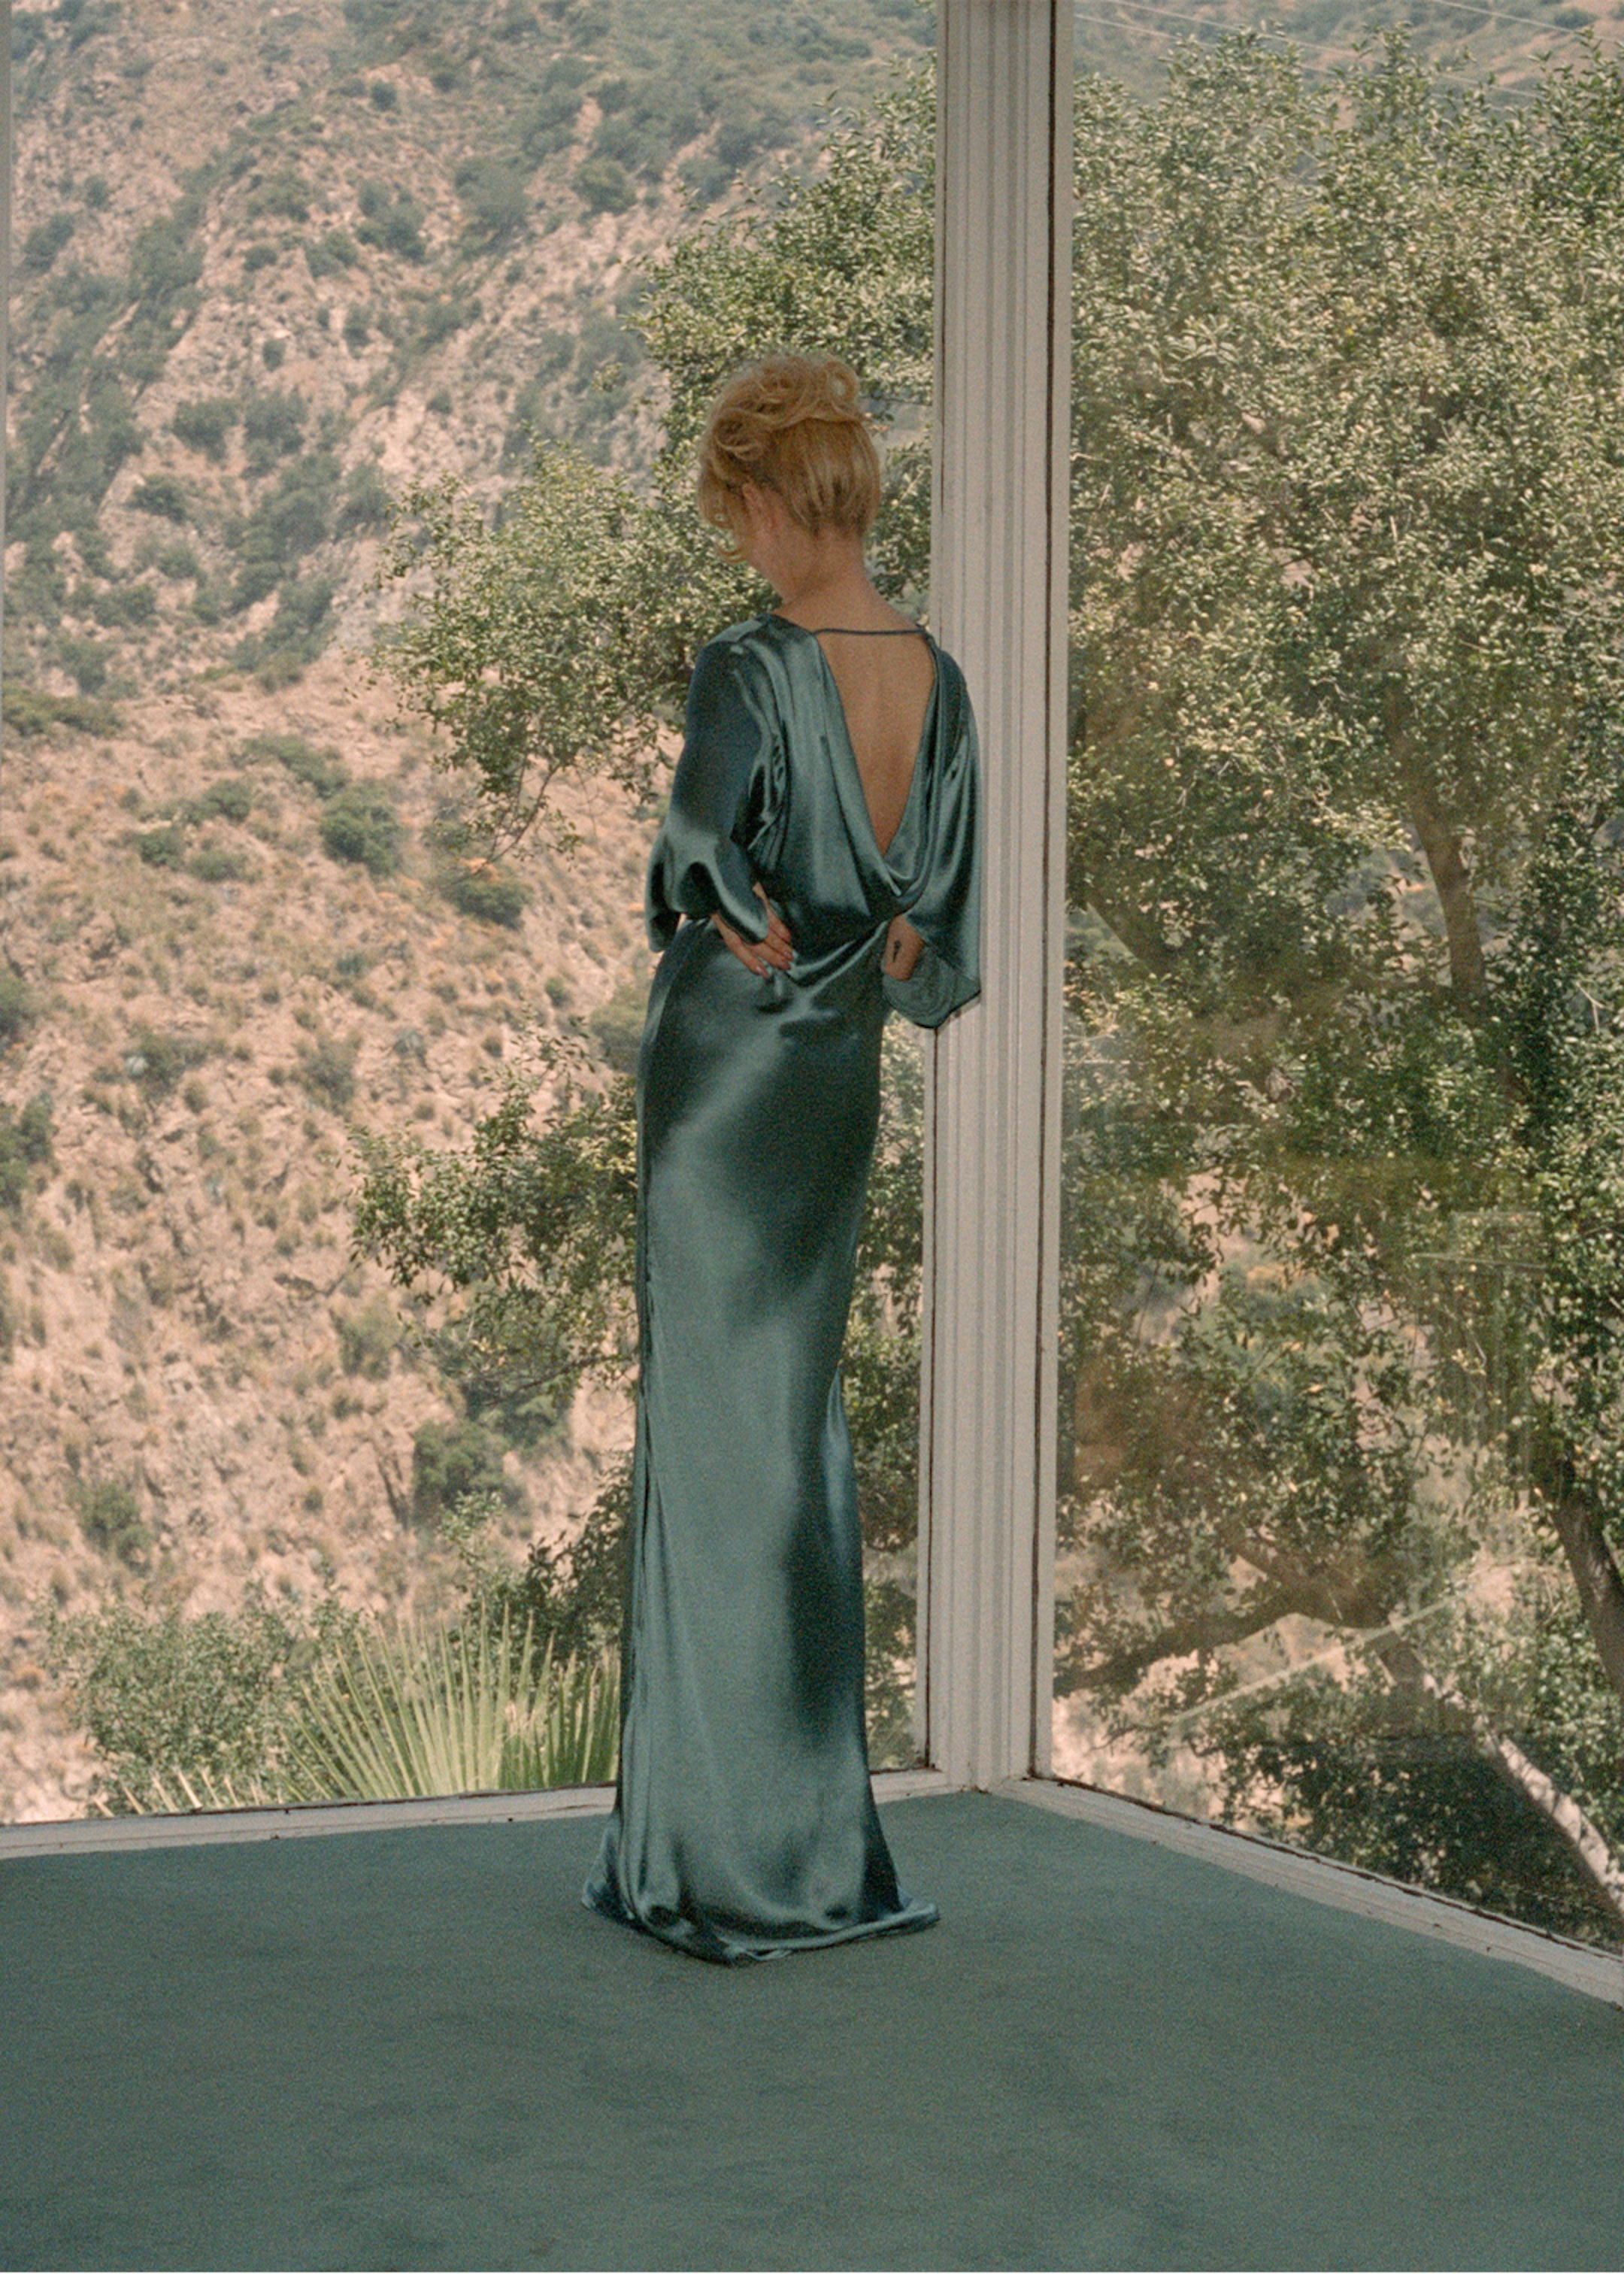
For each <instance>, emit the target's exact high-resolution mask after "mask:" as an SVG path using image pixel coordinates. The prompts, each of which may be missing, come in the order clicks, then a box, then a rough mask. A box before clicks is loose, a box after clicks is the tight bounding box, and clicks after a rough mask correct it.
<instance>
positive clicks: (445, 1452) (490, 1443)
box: [411, 1421, 520, 1525]
mask: <svg viewBox="0 0 1624 2274" xmlns="http://www.w3.org/2000/svg"><path fill="white" fill-rule="evenodd" d="M487 1494H495V1495H498V1496H499V1497H500V1499H501V1500H502V1501H504V1502H508V1504H510V1505H511V1504H512V1503H514V1502H515V1501H516V1500H517V1499H518V1498H519V1496H520V1495H519V1494H518V1491H517V1488H516V1487H515V1486H513V1485H511V1484H510V1483H509V1482H508V1479H507V1478H506V1477H505V1476H504V1475H503V1473H502V1441H501V1439H500V1437H499V1436H498V1435H497V1434H496V1433H495V1431H494V1430H492V1429H487V1428H486V1427H485V1426H484V1424H483V1423H482V1422H478V1421H425V1423H424V1425H423V1427H421V1428H420V1429H419V1430H418V1432H417V1435H416V1436H415V1437H414V1438H413V1439H412V1445H411V1514H412V1521H413V1522H414V1523H416V1524H421V1525H431V1524H433V1523H435V1522H436V1521H438V1519H439V1518H440V1517H442V1516H445V1515H447V1514H448V1513H449V1512H450V1511H451V1510H453V1509H455V1507H456V1506H457V1504H458V1502H461V1501H466V1500H471V1499H475V1498H477V1497H480V1496H482V1495H487Z"/></svg>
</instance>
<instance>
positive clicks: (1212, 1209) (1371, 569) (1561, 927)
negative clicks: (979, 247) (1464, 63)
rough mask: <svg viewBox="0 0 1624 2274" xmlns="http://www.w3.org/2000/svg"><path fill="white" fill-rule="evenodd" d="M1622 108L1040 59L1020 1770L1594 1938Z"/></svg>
mask: <svg viewBox="0 0 1624 2274" xmlns="http://www.w3.org/2000/svg"><path fill="white" fill-rule="evenodd" d="M1619 99H1620V76H1619V73H1618V71H1617V68H1616V66H1615V65H1614V64H1613V63H1611V62H1609V61H1605V60H1602V59H1599V58H1598V57H1597V56H1593V55H1592V56H1585V57H1583V59H1581V61H1580V62H1579V63H1578V64H1576V65H1575V68H1574V70H1573V71H1572V72H1552V73H1550V74H1549V75H1548V76H1545V77H1543V78H1537V79H1525V81H1524V84H1523V87H1522V92H1521V96H1520V99H1518V100H1516V101H1508V100H1506V99H1505V98H1504V96H1503V94H1501V93H1500V91H1497V90H1495V89H1492V88H1485V87H1481V86H1480V85H1476V84H1474V83H1472V82H1470V80H1469V79H1465V78H1463V77H1462V76H1459V75H1455V76H1451V75H1448V74H1445V75H1444V76H1442V77H1440V76H1439V75H1438V74H1436V73H1435V72H1433V71H1432V69H1431V68H1430V66H1429V65H1428V64H1426V62H1425V60H1424V59H1423V58H1421V57H1419V56H1417V54H1416V53H1415V51H1414V50H1413V49H1410V47H1409V46H1407V45H1406V44H1405V43H1404V41H1402V40H1398V39H1396V38H1395V40H1394V41H1391V42H1389V44H1388V45H1387V47H1386V49H1384V50H1383V51H1382V52H1381V53H1380V54H1378V55H1377V56H1372V57H1368V58H1366V60H1365V63H1364V64H1363V65H1362V66H1361V67H1360V69H1359V70H1358V71H1357V72H1356V73H1355V74H1354V75H1353V76H1352V77H1351V78H1350V79H1349V80H1348V81H1347V82H1346V84H1345V86H1342V87H1327V85H1326V83H1325V81H1324V79H1323V77H1322V75H1321V74H1319V72H1312V71H1310V70H1309V69H1308V68H1307V67H1306V65H1305V64H1303V63H1302V61H1301V59H1300V58H1298V57H1297V56H1296V55H1295V54H1294V52H1293V51H1291V50H1289V49H1285V48H1283V47H1282V46H1279V45H1276V44H1275V43H1274V42H1272V41H1259V40H1257V39H1252V38H1240V39H1234V40H1228V41H1223V42H1222V43H1221V44H1217V45H1214V46H1212V47H1210V48H1205V49H1201V48H1192V49H1187V50H1184V51H1183V52H1182V53H1181V54H1180V55H1179V56H1177V57H1176V58H1175V59H1174V60H1173V61H1172V63H1171V64H1170V65H1169V72H1168V74H1167V77H1166V79H1165V82H1164V84H1163V86H1162V88H1161V89H1160V91H1159V92H1158V93H1156V94H1154V96H1153V97H1152V98H1150V99H1148V100H1147V101H1144V102H1139V101H1137V100H1133V99H1130V98H1129V97H1128V96H1127V95H1125V94H1124V93H1123V92H1122V91H1121V90H1120V89H1119V88H1117V87H1115V86H1113V85H1112V84H1111V83H1110V82H1109V81H1108V80H1106V79H1085V80H1084V81H1083V82H1082V83H1081V86H1080V92H1079V112H1078V147H1077V175H1078V195H1079V211H1078V222H1077V240H1076V252H1077V261H1076V267H1077V310H1078V319H1077V326H1078V331H1077V336H1078V352H1077V358H1076V368H1075V385H1076V414H1075V415H1076V450H1077V457H1076V464H1077V482H1076V488H1075V493H1074V515H1073V546H1074V561H1075V571H1076V574H1075V590H1076V599H1075V603H1074V632H1075V653H1076V686H1075V714H1074V715H1075V721H1076V731H1075V734H1074V739H1073V743H1072V749H1071V783H1070V804H1069V812H1070V820H1069V832H1070V860H1071V867H1070V875H1071V938H1070V962H1069V967H1068V971H1067V976H1066V1033H1067V1092H1066V1096H1067V1104H1066V1141H1065V1163H1066V1167H1065V1178H1066V1186H1065V1206H1066V1215H1065V1231H1064V1254H1065V1262H1064V1343H1063V1350H1062V1371H1063V1391H1062V1420H1061V1438H1060V1445H1059V1475H1060V1480H1061V1493H1062V1503H1061V1526H1060V1540H1061V1544H1060V1548H1059V1562H1058V1572H1057V1590H1056V1592H1057V1599H1058V1604H1059V1636H1058V1644H1057V1653H1056V1681H1055V1703H1054V1756H1055V1763H1056V1770H1057V1772H1058V1773H1060V1774H1062V1775H1064V1776H1069V1777H1073V1778H1078V1779H1081V1780H1083V1781H1087V1782H1090V1783H1094V1784H1096V1785H1101V1786H1105V1787H1109V1788H1114V1789H1116V1790H1119V1791H1123V1792H1125V1793H1130V1794H1133V1795H1135V1796H1142V1797H1146V1798H1149V1799H1152V1800H1154V1801H1156V1802H1158V1803H1162V1805H1164V1806H1167V1807H1169V1808H1172V1809H1176V1810H1179V1811H1187V1812H1188V1813H1190V1814H1192V1815H1194V1816H1198V1817H1203V1818H1212V1819H1214V1820H1218V1821H1222V1822H1224V1823H1228V1824H1232V1825H1235V1826H1240V1827H1243V1828H1246V1829H1252V1830H1257V1831H1260V1832H1263V1833H1266V1834H1271V1835H1273V1836H1274V1837H1277V1838H1281V1839H1284V1840H1286V1841H1292V1842H1295V1843H1297V1844H1299V1845H1301V1846H1304V1847H1305V1848H1308V1849H1314V1850H1317V1851H1318V1852H1320V1853H1322V1854H1324V1855H1327V1856H1335V1857H1340V1858H1342V1859H1345V1860H1347V1861H1349V1862H1351V1863H1355V1864H1361V1865H1365V1866H1367V1867H1369V1868H1371V1869H1373V1870H1375V1871H1380V1872H1384V1873H1387V1874H1390V1875H1392V1876H1394V1877H1395V1878H1397V1879H1403V1880H1409V1881H1412V1882H1417V1883H1419V1884H1422V1885H1425V1886H1429V1887H1434V1888H1437V1889H1440V1890H1441V1891H1443V1892H1444V1893H1446V1894H1451V1895H1455V1896H1458V1897H1462V1898H1464V1899H1467V1900H1469V1901H1474V1902H1477V1903H1481V1904H1484V1905H1485V1906H1487V1907H1489V1908H1491V1909H1497V1910H1500V1911H1502V1912H1505V1913H1507V1914H1509V1915H1510V1916H1515V1917H1517V1918H1520V1919H1523V1920H1527V1921H1530V1922H1532V1923H1535V1924H1539V1925H1542V1926H1545V1927H1549V1928H1553V1929H1555V1930H1557V1931H1560V1932H1563V1933H1567V1934H1571V1935H1575V1936H1579V1937H1582V1938H1584V1939H1591V1940H1599V1941H1610V1940H1615V1939H1617V1938H1618V1936H1619V1934H1620V1928H1621V1927H1624V1904H1621V1901H1620V1898H1621V1896H1624V1878H1621V1877H1620V1861H1619V1859H1620V1857H1621V1856H1624V1797H1621V1795H1620V1779H1619V1761H1620V1734H1621V1728H1624V1724H1621V1719H1620V1696H1621V1694H1624V1589H1621V1588H1620V1581H1619V1576H1618V1561H1619V1558H1620V1553H1621V1552H1624V1500H1621V1499H1620V1487H1621V1484H1624V1436H1621V1434H1620V1430H1621V1427H1624V1424H1621V1420H1620V1416H1621V1415H1624V1403H1621V1402H1620V1389H1624V1380H1621V1378H1620V1359H1621V1354H1624V1338H1620V1335H1619V1333H1618V1318H1619V1303H1620V1289H1621V1288H1624V1251H1621V1250H1620V1245H1619V1242H1618V1239H1617V1224H1618V1221H1619V1199H1620V1189H1621V1180H1624V1118H1621V1111H1620V1099H1621V1098H1624V1086H1621V1085H1620V1079H1619V1077H1620V1071H1621V1067H1620V1039H1619V1038H1620V1027H1619V1023H1618V1005H1619V1000H1620V970H1621V969H1624V963H1621V962H1620V950H1621V949H1624V930H1621V927H1620V910H1621V909H1624V894H1621V892H1620V886H1621V885H1624V875H1621V874H1620V857H1621V856H1620V846H1621V845H1624V774H1621V758H1620V753H1621V752H1624V732H1621V729H1624V708H1621V698H1624V685H1621V682H1620V631H1621V630H1624V624H1621V622H1620V592H1619V588H1618V580H1617V575H1616V567H1617V561H1616V548H1617V530H1618V527H1619V525H1620V524H1619V512H1620V503H1621V502H1624V500H1621V498H1620V476H1619V471H1618V470H1619V467H1620V463H1624V451H1621V448H1620V446H1621V445H1624V425H1620V403H1619V398H1618V395H1617V391H1616V388H1615V387H1614V384H1613V373H1614V372H1615V371H1616V366H1617V356H1618V351H1619V348H1620V344H1621V343H1620V315H1619V303H1618V300H1617V297H1616V294H1615V293H1614V292H1613V288H1612V286H1611V284H1609V283H1608V282H1606V281H1605V280H1607V279H1608V278H1610V277H1612V276H1613V275H1614V274H1615V273H1616V272H1615V263H1616V260H1617V250H1618V245H1619V237H1618V230H1619V222H1618V217H1617V212H1616V205H1615V201H1614V200H1612V199H1611V197H1609V198H1607V199H1605V200H1602V199H1598V197H1597V196H1596V195H1595V194H1594V193H1593V190H1594V180H1595V177H1594V174H1593V170H1592V169H1593V167H1594V165H1595V164H1596V163H1597V162H1598V153H1599V152H1600V150H1601V149H1602V148H1603V147H1605V149H1606V150H1607V152H1608V153H1609V156H1608V158H1607V160H1606V163H1607V164H1608V165H1610V166H1611V165H1612V164H1613V162H1614V161H1615V159H1616V156H1617V154H1618V148H1619V145H1618V134H1619V128H1618V124H1617V122H1618V119H1619V118H1620V116H1624V112H1621V111H1620V107H1619ZM1604 122H1605V123H1604Z"/></svg>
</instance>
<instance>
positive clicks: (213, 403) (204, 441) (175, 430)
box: [169, 395, 241, 458]
mask: <svg viewBox="0 0 1624 2274" xmlns="http://www.w3.org/2000/svg"><path fill="white" fill-rule="evenodd" d="M240 415H241V414H240V413H239V411H238V409H237V404H236V403H232V402H229V401H228V400H227V398H226V397H225V396H223V395H208V396H206V397H204V398H203V399H202V400H200V401H199V402H195V403H177V405H176V407H175V410H174V413H173V415H172V417H171V418H170V419H169V432H170V433H171V434H173V435H174V436H175V438H176V440H177V441H180V442H184V444H185V445H186V447H187V448H188V449H189V450H201V451H202V452H203V454H204V456H206V457H209V458H222V457H223V456H225V447H226V436H227V435H228V434H229V433H230V431H231V429H232V427H233V426H235V425H236V424H237V419H238V418H239V416H240Z"/></svg>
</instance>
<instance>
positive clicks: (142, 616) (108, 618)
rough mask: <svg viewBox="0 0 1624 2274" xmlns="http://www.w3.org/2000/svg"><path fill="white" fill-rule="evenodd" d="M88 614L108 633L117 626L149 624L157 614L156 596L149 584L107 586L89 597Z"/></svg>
mask: <svg viewBox="0 0 1624 2274" xmlns="http://www.w3.org/2000/svg"><path fill="white" fill-rule="evenodd" d="M77 597H78V596H77V594H76V595H75V598H77ZM90 613H91V614H92V615H93V616H94V618H95V620H96V621H97V622H98V623H99V624H105V625H106V626H107V627H108V629H109V631H110V630H112V629H114V628H115V627H116V626H119V625H134V624H150V623H151V622H152V621H154V618H155V617H156V615H157V614H158V595H157V594H156V593H155V592H154V591H153V588H152V586H151V585H150V584H124V585H116V584H115V585H109V587H108V589H107V591H104V592H96V593H94V594H93V595H92V596H91V601H90Z"/></svg>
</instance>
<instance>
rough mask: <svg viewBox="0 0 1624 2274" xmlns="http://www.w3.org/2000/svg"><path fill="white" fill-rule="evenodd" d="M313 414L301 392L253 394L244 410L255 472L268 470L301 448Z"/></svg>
mask: <svg viewBox="0 0 1624 2274" xmlns="http://www.w3.org/2000/svg"><path fill="white" fill-rule="evenodd" d="M308 416H309V410H308V406H307V405H306V403H305V398H304V396H303V395H300V394H298V393H297V391H293V392H289V393H288V394H282V395H250V397H249V399H248V401H247V403H245V404H244V409H243V439H244V441H245V442H246V443H247V445H248V449H249V456H250V460H251V464H250V468H249V471H251V472H253V471H259V472H260V473H265V472H268V471H269V469H270V467H271V466H272V465H273V464H274V462H275V461H276V460H277V459H278V458H285V457H287V456H289V455H290V453H291V452H293V451H295V450H297V449H298V448H299V447H300V446H301V444H302V443H303V441H304V440H305V419H306V418H307V417H308Z"/></svg>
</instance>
